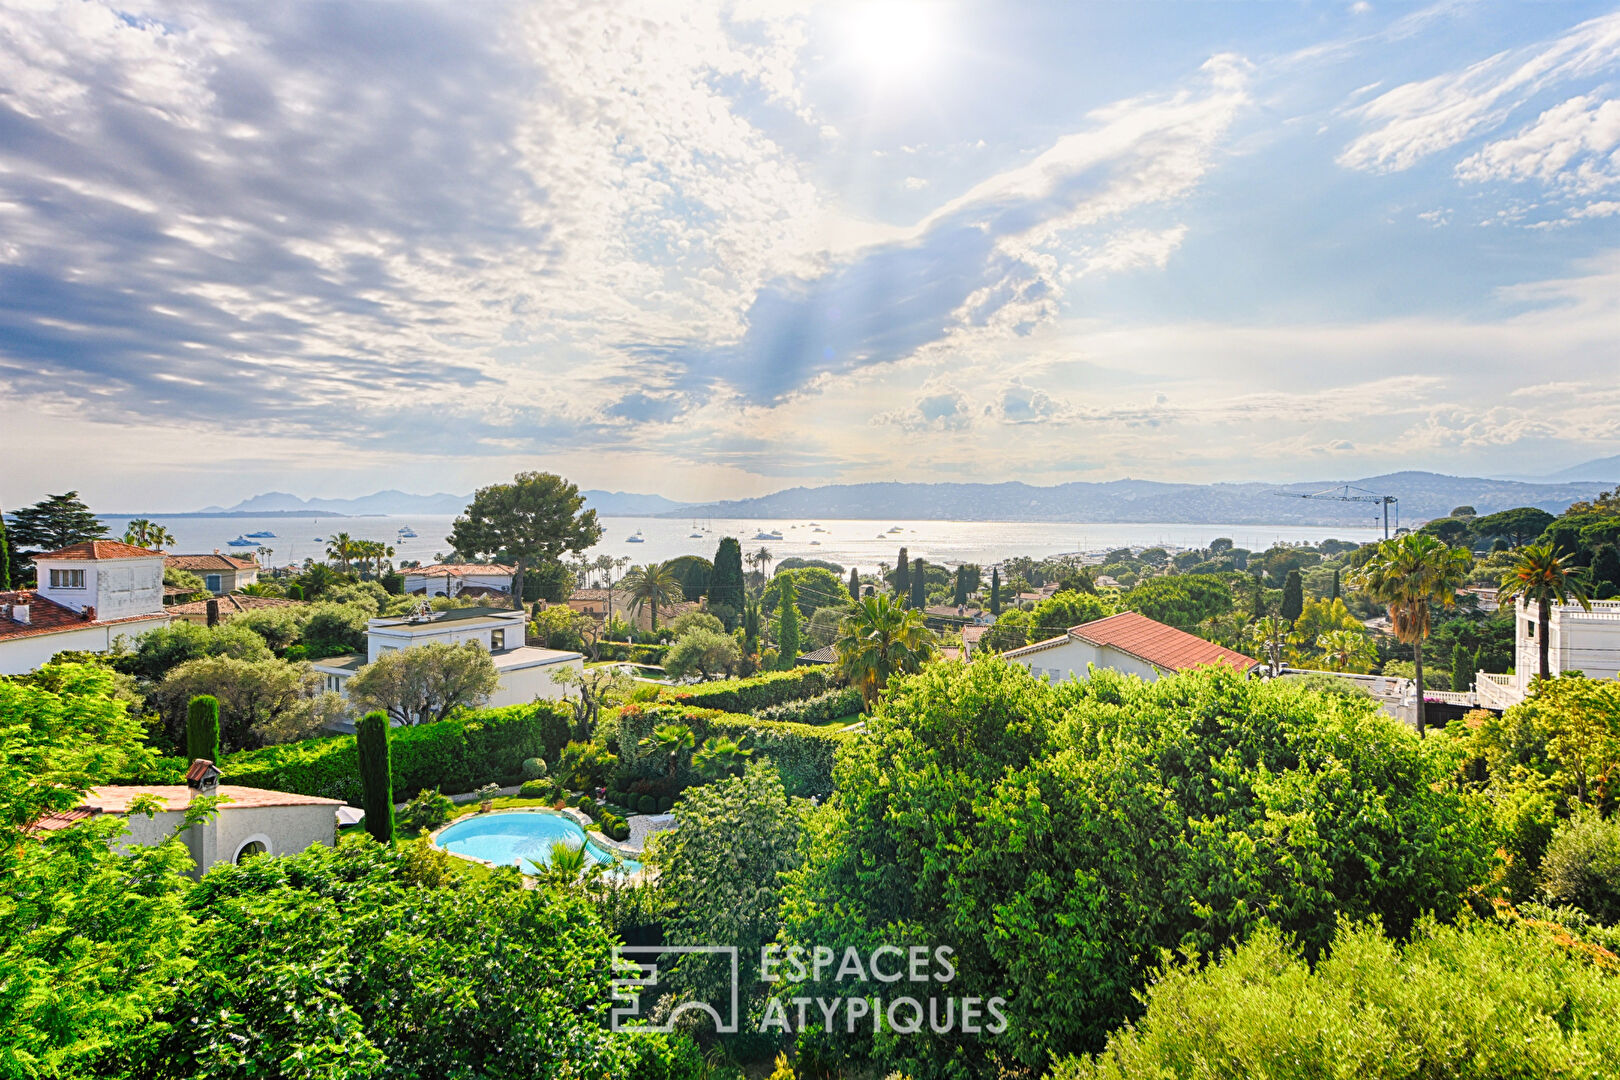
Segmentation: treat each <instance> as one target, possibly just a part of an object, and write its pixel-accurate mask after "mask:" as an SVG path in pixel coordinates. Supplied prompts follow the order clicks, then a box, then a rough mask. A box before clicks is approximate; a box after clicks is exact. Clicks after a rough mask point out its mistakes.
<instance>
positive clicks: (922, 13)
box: [847, 0, 942, 83]
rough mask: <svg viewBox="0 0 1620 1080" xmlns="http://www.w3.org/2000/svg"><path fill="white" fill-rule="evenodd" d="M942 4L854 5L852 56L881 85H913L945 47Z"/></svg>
mask: <svg viewBox="0 0 1620 1080" xmlns="http://www.w3.org/2000/svg"><path fill="white" fill-rule="evenodd" d="M941 7H942V5H941V4H939V3H938V2H937V0H935V2H932V3H931V2H929V0H866V2H864V3H862V2H857V3H856V4H854V5H852V6H851V8H850V11H849V16H848V24H847V34H848V40H849V52H850V56H851V58H852V59H853V61H854V62H855V64H856V65H857V66H859V67H860V68H861V69H862V70H863V71H865V72H866V73H867V75H868V76H869V77H871V78H872V79H874V80H875V81H877V82H882V83H887V82H909V81H913V80H915V79H917V78H918V77H920V76H922V75H924V74H926V73H927V71H928V69H929V68H930V67H931V66H932V65H933V63H934V61H935V60H936V59H937V58H938V56H939V53H940V45H941V32H940V14H941V12H940V8H941Z"/></svg>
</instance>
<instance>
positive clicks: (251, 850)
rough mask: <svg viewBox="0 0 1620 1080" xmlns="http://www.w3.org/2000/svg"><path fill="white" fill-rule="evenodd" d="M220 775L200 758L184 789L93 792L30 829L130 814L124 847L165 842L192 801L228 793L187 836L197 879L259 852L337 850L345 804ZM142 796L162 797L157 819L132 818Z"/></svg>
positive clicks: (111, 788)
mask: <svg viewBox="0 0 1620 1080" xmlns="http://www.w3.org/2000/svg"><path fill="white" fill-rule="evenodd" d="M219 778H220V771H219V769H217V768H215V766H214V764H213V762H211V761H207V760H204V759H201V758H199V759H197V760H196V761H193V762H192V763H191V768H190V769H189V770H188V771H187V773H186V782H185V783H184V784H141V785H128V786H126V785H115V786H109V787H98V788H91V789H90V790H89V791H88V792H87V793H86V794H85V796H84V799H83V800H82V801H81V802H80V803H79V805H78V806H76V807H74V808H73V809H71V810H64V811H60V812H57V813H54V814H47V815H45V816H44V817H42V818H40V819H39V820H38V821H36V822H34V824H33V825H32V826H31V831H33V832H35V833H39V832H52V831H55V830H57V829H66V828H69V827H71V826H73V825H75V824H77V823H78V822H80V821H84V820H86V819H87V818H93V817H97V816H99V815H101V814H124V815H128V818H127V822H126V823H127V825H128V827H129V834H128V835H127V836H126V837H124V838H123V840H122V841H121V844H122V846H123V847H126V848H127V847H129V846H132V845H136V844H142V845H147V846H150V845H154V844H161V843H163V841H165V840H167V839H168V838H169V837H171V836H173V835H174V831H175V829H177V828H179V826H180V825H181V823H182V822H183V821H184V820H185V813H186V807H187V806H189V805H190V804H191V801H192V800H193V799H196V798H201V797H207V796H222V797H223V798H224V799H225V802H223V803H222V804H220V806H219V812H218V813H217V814H215V815H214V817H213V819H212V820H211V821H208V822H206V823H204V824H201V825H193V826H192V827H191V828H189V829H187V830H186V831H185V833H184V834H183V836H184V839H185V843H186V848H187V850H189V851H190V852H191V860H192V863H193V864H194V866H193V869H192V872H191V873H192V877H196V878H200V877H202V875H203V874H205V873H207V872H208V869H209V868H210V867H212V866H214V865H215V864H217V863H222V862H232V863H235V862H241V861H242V860H244V859H247V858H250V857H252V856H254V855H292V854H295V853H297V852H300V851H303V850H304V849H305V848H308V847H312V846H313V845H315V844H325V845H326V846H327V847H331V846H332V845H333V843H334V842H335V841H336V839H337V821H338V819H337V811H338V810H339V809H341V808H342V807H343V805H344V804H343V801H342V800H340V799H322V798H317V797H316V796H313V795H296V794H293V793H292V792H290V791H271V790H268V789H264V788H251V787H239V786H236V785H233V784H221V783H220V782H219ZM142 796H150V797H152V798H155V799H157V800H158V803H159V804H160V805H161V806H162V807H163V809H161V810H160V811H158V812H157V813H155V814H153V815H152V816H151V817H147V816H146V815H145V814H131V813H129V810H130V807H131V806H132V805H133V804H134V802H135V800H136V799H138V798H140V797H142Z"/></svg>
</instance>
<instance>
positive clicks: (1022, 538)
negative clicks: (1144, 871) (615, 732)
mask: <svg viewBox="0 0 1620 1080" xmlns="http://www.w3.org/2000/svg"><path fill="white" fill-rule="evenodd" d="M147 516H148V517H150V518H151V520H153V521H156V522H158V523H159V524H161V525H162V526H163V527H164V528H166V529H168V530H169V531H170V532H171V533H173V534H174V536H175V538H176V543H175V544H174V545H172V546H171V548H170V550H171V551H173V552H175V553H177V554H199V553H207V552H211V551H214V550H216V549H217V550H218V551H220V552H221V553H223V554H227V555H231V554H236V555H248V554H252V553H253V552H254V551H255V550H256V549H257V547H258V546H261V545H262V546H263V547H265V548H267V549H268V550H269V554H268V555H267V556H265V558H264V559H263V560H262V561H264V562H265V563H266V564H267V565H270V566H284V565H288V564H293V563H302V562H303V561H304V560H305V559H306V558H324V557H325V553H326V545H327V541H328V539H329V538H330V537H332V536H333V535H334V534H336V533H341V532H346V533H348V534H349V535H350V536H351V537H354V538H355V539H357V540H382V541H385V542H386V543H388V544H389V545H391V546H392V547H393V549H394V556H393V558H394V561H395V562H396V563H399V562H403V561H409V560H416V561H418V562H421V563H431V562H436V561H439V560H440V559H441V558H442V557H447V556H449V555H450V544H449V543H448V541H447V540H446V539H445V538H446V537H447V536H448V535H449V533H450V525H451V522H452V521H454V520H455V519H454V518H453V517H452V516H448V515H431V514H416V515H409V516H403V517H382V516H361V517H306V516H303V515H284V514H271V515H265V516H262V517H259V516H236V515H221V516H204V515H190V514H185V515H177V516H171V517H165V516H163V515H161V514H151V515H147ZM102 520H103V521H104V522H105V523H106V524H107V531H108V533H109V534H110V535H112V536H115V537H116V536H122V535H123V534H124V529H125V527H126V526H127V525H128V524H129V520H130V519H129V518H126V517H104V518H102ZM601 523H602V526H603V533H602V539H601V541H600V542H599V543H597V545H596V546H595V547H594V548H592V549H591V550H590V552H589V553H588V554H589V555H590V556H591V557H595V556H597V555H612V556H614V557H619V556H628V557H629V558H630V560H631V562H632V563H647V562H663V561H665V560H668V559H673V558H675V557H677V556H680V555H701V556H703V557H704V558H709V559H712V558H713V557H714V551H715V547H716V545H717V544H718V543H719V542H720V538H721V537H723V536H734V537H736V538H737V539H738V540H739V541H740V542H741V544H742V548H743V552H744V554H745V555H746V554H751V553H753V552H756V551H758V550H759V549H760V548H766V549H769V551H770V552H771V556H772V561H773V562H775V561H780V560H782V559H785V558H789V557H798V558H801V559H823V560H826V561H827V562H833V563H837V564H838V565H840V566H842V567H843V568H844V570H845V572H846V573H847V572H848V570H849V569H850V567H852V566H853V567H858V568H860V570H861V571H862V572H875V571H876V570H877V568H878V565H879V564H880V563H882V564H886V565H893V563H894V561H895V557H896V555H897V553H898V552H899V549H900V548H901V547H902V546H903V547H905V548H906V550H907V553H908V556H909V557H910V558H913V559H915V558H919V557H920V558H923V559H926V560H927V561H929V562H932V563H940V564H944V565H947V566H955V565H957V564H959V563H978V564H980V565H990V564H992V563H999V562H1001V561H1003V560H1005V559H1009V558H1014V557H1017V556H1020V555H1028V556H1030V557H1032V558H1036V559H1040V558H1045V557H1048V556H1052V555H1063V554H1087V553H1101V552H1104V551H1108V550H1110V549H1113V548H1121V547H1151V546H1155V545H1157V546H1162V547H1165V548H1167V549H1170V550H1172V551H1174V550H1177V549H1184V548H1195V547H1205V546H1207V545H1208V544H1209V542H1210V541H1211V540H1213V539H1215V538H1216V537H1222V536H1224V537H1229V538H1230V539H1231V540H1232V542H1233V544H1235V545H1236V546H1237V547H1241V548H1249V549H1250V550H1253V551H1260V550H1263V549H1265V548H1268V547H1271V546H1272V545H1273V544H1278V543H1282V544H1293V543H1300V542H1306V543H1317V542H1320V541H1322V540H1325V539H1329V538H1333V539H1338V540H1349V541H1353V542H1356V543H1362V542H1365V541H1368V540H1376V539H1380V538H1381V537H1382V536H1383V533H1382V531H1381V530H1380V529H1376V528H1371V527H1354V526H1342V525H1333V526H1325V525H1316V526H1311V525H1188V524H1153V523H1108V524H1083V523H1073V522H1052V521H888V520H878V521H873V520H859V519H828V520H826V521H812V520H810V519H808V518H774V519H767V518H712V519H709V518H703V519H697V520H691V519H685V518H655V517H604V518H602V519H601ZM402 529H406V530H409V531H411V532H414V533H415V534H416V535H415V536H414V537H406V536H401V535H400V532H401V530H402ZM256 532H261V533H273V534H274V535H273V536H266V537H256V538H255V537H249V536H248V534H250V533H256ZM772 533H780V534H781V539H776V538H775V537H774V536H771V535H770V534H772ZM237 538H246V539H252V540H253V542H254V546H252V547H232V546H230V541H231V540H234V539H237Z"/></svg>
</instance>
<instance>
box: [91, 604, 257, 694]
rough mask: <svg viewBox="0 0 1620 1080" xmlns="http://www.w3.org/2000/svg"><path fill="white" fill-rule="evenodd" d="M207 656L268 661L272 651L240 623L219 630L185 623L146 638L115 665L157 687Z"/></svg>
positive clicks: (148, 632)
mask: <svg viewBox="0 0 1620 1080" xmlns="http://www.w3.org/2000/svg"><path fill="white" fill-rule="evenodd" d="M204 656H229V657H231V658H233V659H236V660H253V661H256V660H268V659H270V649H269V647H268V646H267V645H265V643H264V639H263V638H261V637H260V636H259V635H258V634H256V633H254V632H253V631H252V630H251V629H249V628H248V627H247V626H246V625H244V624H242V623H241V622H239V621H238V620H236V619H232V620H231V621H230V622H227V623H222V624H220V625H219V626H201V625H199V624H197V623H194V622H185V621H183V620H182V621H178V622H173V623H170V624H169V625H168V626H160V627H158V628H157V629H156V630H149V631H147V632H146V633H144V634H142V635H141V636H140V638H139V639H138V640H137V642H136V645H135V650H134V651H133V652H128V653H125V654H123V655H122V656H119V657H116V658H115V659H114V661H113V664H114V666H115V667H117V668H118V670H119V671H123V672H126V673H127V674H130V675H134V676H135V677H136V678H138V679H141V680H143V681H145V682H148V683H157V682H160V681H161V680H162V679H163V677H164V676H165V675H167V674H168V673H169V672H170V671H172V670H173V669H174V668H177V667H179V666H180V665H181V664H184V663H185V662H186V661H188V660H197V659H200V658H201V657H204Z"/></svg>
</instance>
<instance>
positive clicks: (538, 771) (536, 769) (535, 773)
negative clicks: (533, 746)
mask: <svg viewBox="0 0 1620 1080" xmlns="http://www.w3.org/2000/svg"><path fill="white" fill-rule="evenodd" d="M544 775H546V761H545V759H544V758H537V757H531V758H524V759H523V779H525V780H538V779H540V778H541V777H542V776H544Z"/></svg>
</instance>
